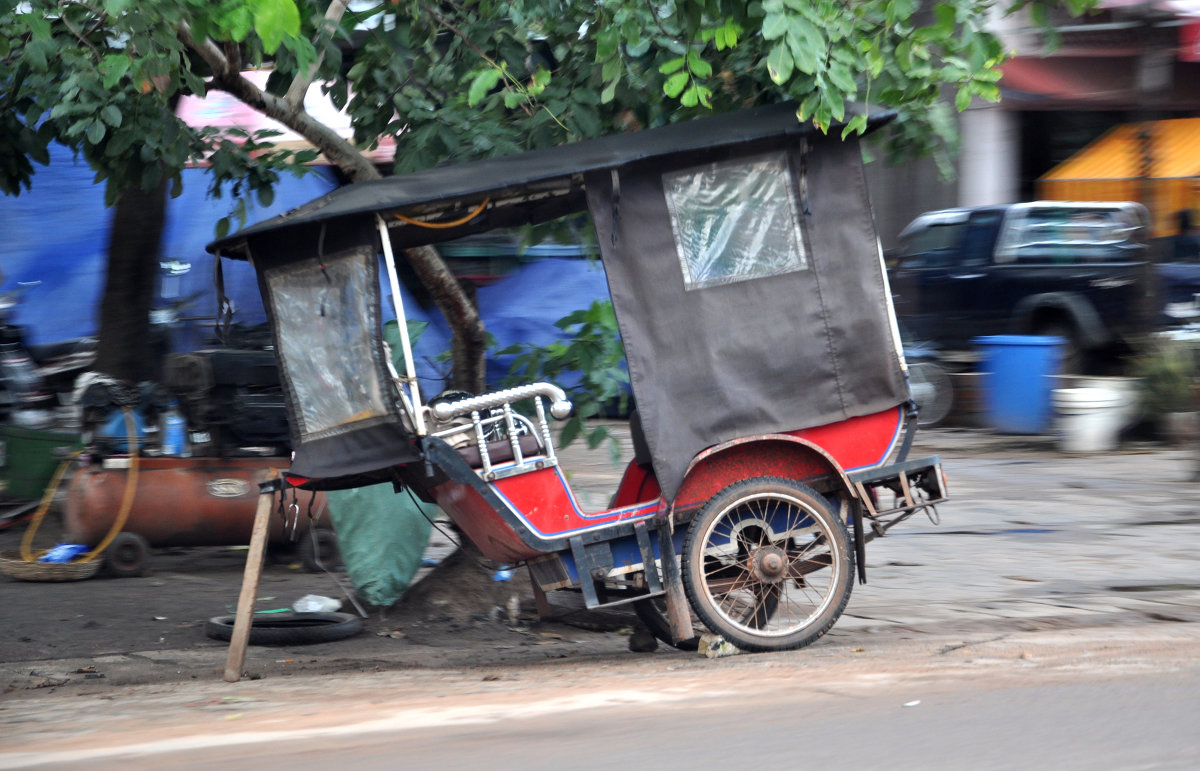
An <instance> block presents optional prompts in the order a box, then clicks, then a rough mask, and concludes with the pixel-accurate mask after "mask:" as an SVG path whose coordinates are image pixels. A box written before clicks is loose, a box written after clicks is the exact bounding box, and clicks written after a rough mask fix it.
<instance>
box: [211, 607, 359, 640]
mask: <svg viewBox="0 0 1200 771" xmlns="http://www.w3.org/2000/svg"><path fill="white" fill-rule="evenodd" d="M234 618H235V617H234V616H213V617H212V618H210V619H209V620H208V622H207V623H205V625H204V633H205V634H206V635H208V636H209V637H211V638H213V639H214V640H229V639H231V638H232V637H233V623H234ZM362 628H363V621H362V619H361V618H359V617H358V616H355V615H351V614H350V613H263V614H259V615H255V616H254V617H253V619H252V622H251V625H250V644H251V645H308V644H311V643H323V642H333V641H335V640H343V639H345V638H347V637H351V636H352V635H356V634H358V633H359V632H361V631H362Z"/></svg>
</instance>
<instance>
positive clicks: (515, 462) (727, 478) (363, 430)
mask: <svg viewBox="0 0 1200 771" xmlns="http://www.w3.org/2000/svg"><path fill="white" fill-rule="evenodd" d="M886 118H887V116H876V117H873V118H872V119H871V125H872V126H874V125H877V124H878V123H880V122H882V121H883V120H886ZM840 134H841V132H840V130H837V131H831V132H830V134H829V135H823V134H819V133H816V132H814V131H813V130H812V129H811V127H809V126H805V125H802V124H800V123H798V122H797V120H796V107H795V105H786V104H783V105H776V106H772V107H765V108H759V109H755V110H750V111H746V112H740V113H734V114H727V115H723V116H718V117H714V118H709V119H704V120H697V121H693V122H688V123H680V124H675V125H671V126H666V127H663V128H658V129H652V130H646V131H639V132H636V133H631V134H623V135H617V136H611V137H606V138H602V139H598V140H593V141H587V142H579V143H576V144H570V145H565V146H561V147H557V148H553V149H549V150H544V151H537V152H530V153H525V154H521V155H514V156H508V157H502V158H497V159H494V160H488V161H481V162H476V163H469V164H463V165H459V166H448V167H441V168H435V169H429V170H426V171H422V172H418V173H414V174H409V175H405V176H398V177H391V178H388V179H383V180H379V181H375V182H368V183H362V184H355V185H351V186H348V187H345V188H343V189H340V190H337V191H335V192H333V193H331V194H329V195H327V196H325V197H324V198H321V199H318V200H316V201H313V202H312V203H310V204H307V205H305V206H302V207H300V208H298V209H296V210H293V211H291V212H289V213H287V214H285V215H282V216H280V217H277V218H275V219H272V220H269V221H266V222H263V223H260V224H258V225H254V226H251V227H249V228H247V229H245V230H243V231H241V232H240V233H237V234H235V235H232V236H229V237H227V238H224V239H222V240H220V241H217V242H215V243H214V244H212V245H210V247H209V249H210V250H211V251H213V252H215V253H217V254H219V255H222V256H226V257H232V258H242V259H249V260H251V261H252V262H253V263H254V265H255V267H256V268H257V271H258V275H259V280H260V286H261V288H262V290H263V294H264V298H265V302H266V304H267V307H268V309H269V315H270V317H271V323H272V325H273V327H274V333H275V339H276V353H277V356H278V358H279V364H280V372H281V374H282V377H283V380H284V383H285V388H284V390H285V393H286V394H287V397H288V407H289V414H290V418H291V421H292V427H293V434H294V436H293V447H294V449H295V457H294V460H293V463H292V465H291V467H290V470H289V472H288V473H289V477H290V481H291V482H292V483H294V484H296V485H299V486H301V487H304V488H309V489H317V490H320V489H331V488H336V487H346V486H354V485H361V484H368V483H376V482H380V481H391V482H393V483H394V484H395V485H396V486H397V488H398V489H401V488H410V489H411V490H413V491H415V492H416V494H418V495H419V496H421V497H422V498H424V499H425V500H428V501H433V502H436V503H437V504H438V506H440V507H441V508H442V509H443V510H444V511H445V512H446V513H447V514H448V515H449V516H450V518H451V519H452V520H453V521H454V522H455V523H456V525H457V526H458V527H459V528H460V529H461V530H462V532H463V533H464V534H465V535H466V536H467V537H468V538H470V539H471V540H472V541H473V542H474V543H475V545H477V546H478V547H479V549H481V550H482V551H483V553H484V554H485V555H487V556H488V557H490V558H492V559H495V560H498V561H501V562H504V563H523V564H526V565H528V566H529V571H530V573H531V575H532V576H533V580H534V581H535V583H536V584H537V585H538V586H539V587H540V588H541V589H542V590H545V591H550V590H555V589H565V588H572V589H576V590H580V591H582V594H583V596H584V598H585V599H586V602H587V605H588V606H589V607H602V606H606V605H615V604H620V603H636V607H637V609H638V611H639V613H640V614H641V615H642V617H643V618H644V619H645V620H646V621H647V623H648V625H649V626H650V627H651V630H652V631H654V632H655V633H656V634H658V635H659V636H661V637H662V638H664V639H666V640H667V641H669V642H672V643H674V644H677V645H680V646H686V645H690V644H694V640H695V636H696V635H697V634H698V633H699V631H701V630H699V629H698V628H697V626H696V622H697V621H698V622H699V623H702V624H703V626H705V627H707V628H708V629H709V630H711V631H712V632H714V633H717V634H719V635H721V636H723V637H724V638H725V639H726V640H727V641H729V642H731V643H733V644H734V645H736V646H738V647H739V648H742V649H744V650H748V651H768V650H784V649H790V648H797V647H800V646H803V645H807V644H809V643H811V642H812V641H814V640H816V639H817V638H818V637H820V636H821V635H822V634H823V633H824V632H825V631H826V630H828V629H829V628H830V627H831V626H832V625H833V624H834V623H835V622H836V621H837V619H838V617H839V615H840V614H841V613H842V611H843V609H844V608H845V607H846V603H847V601H848V600H849V597H850V591H851V588H852V586H853V582H854V578H855V575H856V573H857V575H858V577H859V578H860V579H862V580H865V561H864V548H865V544H866V543H867V541H869V540H871V539H872V538H873V537H875V536H879V535H883V534H884V533H886V532H887V530H888V529H889V528H891V527H892V526H894V525H895V524H897V523H899V522H900V521H902V520H904V519H906V518H907V517H910V516H912V515H913V514H914V513H916V512H920V511H926V512H929V513H930V514H932V512H933V507H934V506H935V505H936V504H938V503H941V502H942V501H944V500H945V499H946V484H945V480H944V477H943V474H942V470H941V466H940V462H939V460H938V459H937V458H936V457H931V458H924V459H920V460H914V459H909V458H908V457H907V456H908V450H909V447H910V443H911V440H912V437H913V432H914V430H915V427H916V424H917V421H916V410H915V408H914V405H913V401H912V399H911V395H910V392H909V388H908V383H907V378H906V365H905V361H904V357H903V355H902V353H901V349H900V344H899V335H898V334H897V327H896V323H895V318H894V313H893V311H892V307H891V300H890V293H889V290H888V285H887V278H886V275H885V272H884V266H883V260H882V254H881V251H880V247H879V241H878V238H877V236H876V233H875V229H874V224H873V220H872V216H871V212H870V209H869V204H868V201H867V192H866V184H865V181H864V178H863V172H862V163H861V155H860V150H859V145H858V142H857V139H856V138H853V137H851V138H849V139H846V140H841V139H840V138H839V136H840ZM580 212H587V213H589V214H590V215H591V218H592V222H593V224H594V226H595V232H596V236H597V240H598V243H599V246H600V253H601V257H602V259H603V264H604V268H605V270H606V274H607V278H608V283H609V288H610V290H611V295H612V302H613V306H614V309H615V311H616V314H617V319H618V322H619V325H620V331H621V337H622V342H623V344H624V346H625V351H626V356H627V360H628V365H629V373H630V381H631V386H632V390H633V395H634V397H635V402H636V404H637V412H636V414H635V415H634V416H632V418H631V428H632V430H633V435H634V442H635V448H636V454H635V457H634V458H633V459H632V460H631V461H630V463H629V465H628V468H627V469H626V470H625V473H624V477H623V479H622V480H621V483H620V487H619V489H618V490H616V491H615V494H614V496H613V498H612V502H611V505H610V506H609V507H608V508H606V509H604V510H602V511H585V510H583V509H582V508H581V507H580V505H579V503H578V501H577V500H576V498H575V496H574V495H573V494H572V491H571V485H570V483H569V481H568V477H567V475H566V474H564V470H563V469H562V468H561V465H560V462H559V457H558V455H557V453H556V449H555V444H554V437H553V435H552V433H551V430H550V425H551V421H552V420H553V419H556V418H558V419H561V418H565V417H566V416H568V415H569V414H570V411H571V409H572V408H571V404H570V402H569V401H568V399H567V396H566V394H565V393H564V392H563V391H561V390H560V389H559V388H558V387H556V386H555V385H553V384H549V383H533V384H529V385H525V386H521V387H517V388H512V389H509V390H504V391H499V392H496V393H488V394H481V395H478V396H471V397H468V398H461V399H458V400H455V401H436V402H435V403H434V404H433V405H432V406H430V405H429V404H428V403H427V402H426V401H425V400H424V399H423V397H422V395H421V394H420V392H419V389H418V386H417V378H416V373H415V370H414V367H413V363H412V354H411V350H410V346H409V342H408V340H407V338H406V337H404V335H403V332H404V330H405V325H404V324H400V330H401V332H402V335H401V349H402V351H401V353H402V360H403V362H404V367H403V371H396V369H393V368H392V367H391V361H392V358H391V355H390V351H389V350H388V349H387V346H386V345H385V343H384V341H383V338H382V334H381V302H382V300H381V294H382V293H381V290H380V288H379V282H378V281H377V280H376V276H377V275H378V264H379V260H380V258H381V257H382V260H383V264H384V266H385V268H386V270H387V271H388V274H389V278H390V285H391V298H392V302H393V303H394V305H395V312H396V315H397V316H398V317H399V318H401V319H403V318H404V308H403V307H402V302H401V301H400V300H399V298H400V297H401V292H400V287H399V281H398V279H397V274H396V259H397V255H398V254H400V252H401V250H404V249H408V248H412V247H419V246H425V245H428V244H433V243H436V242H439V241H444V240H448V239H452V238H457V237H460V236H465V235H468V234H471V233H476V232H480V231H485V230H489V229H492V228H498V227H508V226H513V225H517V224H524V223H530V222H534V223H536V222H544V221H548V220H551V219H554V218H557V217H562V216H566V215H573V214H577V213H580ZM689 610H690V611H691V612H689Z"/></svg>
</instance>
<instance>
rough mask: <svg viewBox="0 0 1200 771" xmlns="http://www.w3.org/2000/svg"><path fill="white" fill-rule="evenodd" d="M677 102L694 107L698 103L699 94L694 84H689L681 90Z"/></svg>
mask: <svg viewBox="0 0 1200 771" xmlns="http://www.w3.org/2000/svg"><path fill="white" fill-rule="evenodd" d="M679 103H680V104H682V105H683V106H684V107H695V106H696V105H697V104H699V103H700V94H699V92H698V91H697V90H696V86H695V85H692V86H690V87H689V88H688V89H687V90H686V91H684V92H683V96H681V97H679Z"/></svg>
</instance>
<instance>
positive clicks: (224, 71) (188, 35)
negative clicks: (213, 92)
mask: <svg viewBox="0 0 1200 771" xmlns="http://www.w3.org/2000/svg"><path fill="white" fill-rule="evenodd" d="M179 39H180V40H181V41H183V44H184V45H185V46H187V47H188V48H190V49H192V50H193V51H195V52H196V53H197V54H198V55H199V56H200V58H201V59H203V60H204V62H205V64H207V65H208V68H209V69H210V70H212V71H213V77H215V78H220V77H225V76H228V75H230V74H231V73H232V74H236V73H237V70H235V69H233V68H232V67H231V66H230V62H229V59H228V58H227V57H226V56H225V52H224V51H222V50H221V49H220V48H219V47H218V46H217V44H216V43H214V42H213V41H212V40H211V39H209V38H205V39H204V41H203V42H198V41H197V40H196V38H194V37H192V27H191V25H190V24H188V23H187V22H186V21H185V22H183V23H182V24H180V25H179Z"/></svg>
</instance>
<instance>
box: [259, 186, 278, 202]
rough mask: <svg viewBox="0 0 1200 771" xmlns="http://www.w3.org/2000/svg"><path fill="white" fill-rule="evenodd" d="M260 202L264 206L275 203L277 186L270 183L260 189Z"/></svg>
mask: <svg viewBox="0 0 1200 771" xmlns="http://www.w3.org/2000/svg"><path fill="white" fill-rule="evenodd" d="M258 202H259V203H261V204H262V205H263V206H270V205H271V204H273V203H275V188H273V187H271V186H270V185H265V186H263V187H260V188H259V189H258Z"/></svg>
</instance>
